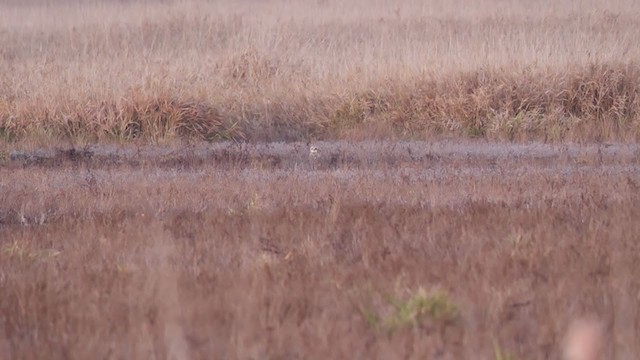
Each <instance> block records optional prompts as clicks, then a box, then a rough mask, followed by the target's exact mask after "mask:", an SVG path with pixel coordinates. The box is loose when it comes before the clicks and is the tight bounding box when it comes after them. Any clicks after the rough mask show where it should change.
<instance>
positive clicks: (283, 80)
mask: <svg viewBox="0 0 640 360" xmlns="http://www.w3.org/2000/svg"><path fill="white" fill-rule="evenodd" d="M0 44H2V46H0V59H1V60H2V61H0V135H1V136H2V137H4V138H6V139H9V140H17V139H24V138H31V139H35V140H37V141H41V142H45V143H49V142H50V141H51V140H50V139H51V138H54V139H59V140H64V141H75V142H76V143H86V142H93V141H96V140H99V141H108V140H116V141H119V140H122V139H124V140H126V139H131V138H137V139H143V140H146V141H151V142H171V140H172V139H175V138H180V137H183V138H184V137H186V138H199V139H202V138H204V139H208V140H216V139H247V140H288V141H291V140H308V139H312V140H313V139H333V138H341V139H360V140H361V139H380V138H390V137H394V138H403V139H431V138H433V137H439V136H457V137H484V138H489V139H501V140H520V141H522V140H545V141H563V140H572V141H592V140H595V141H602V140H605V141H611V140H619V141H636V140H638V138H639V137H640V110H639V109H640V97H639V95H638V92H639V91H640V90H639V88H640V85H639V84H640V45H638V44H640V3H638V2H637V1H634V0H612V1H597V0H585V1H579V2H576V1H569V0H560V1H556V0H538V1H517V0H482V1H472V2H469V1H462V0H454V1H445V0H430V1H422V0H406V1H400V2H398V1H391V0H356V1H350V2H342V1H335V0H308V1H286V0H269V1H250V0H244V1H234V2H228V1H211V2H206V1H178V2H173V1H151V0H150V1H126V0H125V1H96V0H60V1H47V0H26V1H15V0H5V1H4V2H3V3H2V4H0Z"/></svg>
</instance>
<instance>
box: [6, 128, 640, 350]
mask: <svg viewBox="0 0 640 360" xmlns="http://www.w3.org/2000/svg"><path fill="white" fill-rule="evenodd" d="M317 146H318V147H319V148H320V150H321V152H320V156H319V157H318V158H317V159H313V160H311V159H309V157H308V148H307V146H306V145H305V144H300V143H293V144H283V143H274V144H269V145H266V144H264V145H251V146H249V145H240V144H233V143H221V144H215V145H206V146H205V145H197V146H191V147H160V146H155V147H142V148H136V147H132V146H121V147H115V146H106V145H96V146H93V147H89V148H86V149H84V150H77V151H75V152H70V151H55V150H30V151H23V152H18V151H14V152H12V153H9V154H6V156H4V158H3V160H2V161H1V162H0V264H2V265H1V266H0V294H2V296H0V357H1V358H3V359H4V358H11V359H19V358H48V359H55V358H96V357H100V358H138V359H150V358H174V359H211V358H232V359H298V358H300V359H301V358H305V359H308V358H318V359H320V358H322V359H326V358H349V359H351V358H362V359H370V358H380V359H389V358H406V357H408V358H433V359H499V358H501V357H499V356H498V355H502V356H503V357H502V358H507V357H505V356H506V355H505V354H509V355H512V356H514V357H511V358H514V359H515V358H517V359H541V358H552V359H558V358H560V356H561V354H562V353H561V351H562V348H563V342H564V338H565V334H566V331H567V329H568V327H569V325H570V324H571V322H572V321H573V320H575V319H578V318H581V317H583V316H587V317H589V316H591V317H595V318H597V319H598V321H599V322H600V324H601V326H602V329H603V334H604V335H603V336H604V344H605V345H604V353H605V355H606V356H605V357H604V358H608V359H635V358H638V356H640V349H639V348H638V346H637V344H638V343H639V342H638V336H639V326H640V313H639V309H638V303H639V302H638V296H639V294H640V280H639V278H638V276H637V274H638V272H639V271H640V259H639V258H638V257H639V256H640V255H639V254H640V252H639V249H638V246H639V245H638V244H639V242H638V234H639V233H640V222H639V221H638V217H639V216H640V208H639V207H638V205H637V204H638V201H640V195H639V194H640V191H639V189H640V156H638V155H639V153H640V150H639V149H640V147H638V146H637V145H616V144H613V145H592V146H576V145H570V144H569V145H546V144H530V145H504V144H491V143H484V142H459V141H458V142H452V141H449V142H437V143H422V142H364V143H348V142H337V143H318V144H317Z"/></svg>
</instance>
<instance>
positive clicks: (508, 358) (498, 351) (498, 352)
mask: <svg viewBox="0 0 640 360" xmlns="http://www.w3.org/2000/svg"><path fill="white" fill-rule="evenodd" d="M493 351H494V353H495V359H496V360H516V357H515V356H514V355H513V354H511V353H509V352H506V351H505V350H503V349H502V347H501V346H500V344H498V343H497V342H494V344H493Z"/></svg>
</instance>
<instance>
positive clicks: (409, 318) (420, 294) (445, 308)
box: [361, 288, 459, 332]
mask: <svg viewBox="0 0 640 360" xmlns="http://www.w3.org/2000/svg"><path fill="white" fill-rule="evenodd" d="M387 301H388V304H389V305H390V306H391V308H392V311H391V312H390V313H383V312H376V311H373V310H371V309H361V315H362V317H363V318H364V320H365V321H366V322H367V323H368V324H369V325H370V326H372V327H374V328H383V329H385V330H387V331H390V332H393V331H395V330H398V329H401V328H404V327H407V326H418V325H420V324H421V323H422V322H423V321H424V320H427V319H429V320H432V321H436V322H439V323H441V324H448V323H451V322H454V321H455V320H456V319H457V318H458V316H459V310H458V307H457V306H456V304H455V303H454V302H452V301H451V299H450V298H449V296H448V295H447V294H445V293H442V292H434V293H427V292H426V291H425V290H424V289H423V288H419V289H418V290H416V291H415V292H413V293H411V294H410V295H409V296H408V297H407V298H405V299H400V298H395V297H389V298H388V299H387Z"/></svg>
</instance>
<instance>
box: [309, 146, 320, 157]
mask: <svg viewBox="0 0 640 360" xmlns="http://www.w3.org/2000/svg"><path fill="white" fill-rule="evenodd" d="M319 154H320V149H318V148H317V147H316V146H311V147H310V148H309V155H310V156H312V157H313V156H318V155H319Z"/></svg>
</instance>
